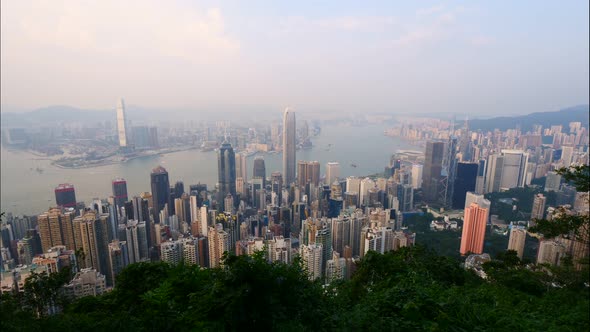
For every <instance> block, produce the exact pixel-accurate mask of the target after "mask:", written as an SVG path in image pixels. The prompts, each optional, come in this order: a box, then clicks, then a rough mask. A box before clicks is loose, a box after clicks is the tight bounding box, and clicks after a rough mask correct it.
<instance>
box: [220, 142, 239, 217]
mask: <svg viewBox="0 0 590 332" xmlns="http://www.w3.org/2000/svg"><path fill="white" fill-rule="evenodd" d="M217 173H218V185H219V188H218V190H219V193H218V198H217V203H218V204H219V206H220V208H219V210H220V211H224V209H225V198H226V196H227V195H231V196H232V198H233V199H235V197H236V156H235V153H234V149H233V148H232V146H231V144H230V143H229V142H228V141H227V140H226V141H224V142H223V143H222V144H221V147H220V148H219V151H218V153H217Z"/></svg>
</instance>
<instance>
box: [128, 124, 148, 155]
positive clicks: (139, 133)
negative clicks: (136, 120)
mask: <svg viewBox="0 0 590 332" xmlns="http://www.w3.org/2000/svg"><path fill="white" fill-rule="evenodd" d="M131 133H132V134H133V147H134V148H136V149H146V148H149V147H150V131H149V129H148V127H146V126H135V127H133V128H132V130H131Z"/></svg>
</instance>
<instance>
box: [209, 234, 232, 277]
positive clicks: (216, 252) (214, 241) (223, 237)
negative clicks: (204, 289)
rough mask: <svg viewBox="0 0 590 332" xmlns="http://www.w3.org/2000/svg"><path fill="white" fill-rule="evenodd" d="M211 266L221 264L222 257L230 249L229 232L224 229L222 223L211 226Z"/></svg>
mask: <svg viewBox="0 0 590 332" xmlns="http://www.w3.org/2000/svg"><path fill="white" fill-rule="evenodd" d="M208 233H209V236H208V241H209V267H211V268H215V267H219V266H221V263H222V262H221V258H222V257H223V253H224V252H226V251H229V249H230V246H231V244H230V242H229V234H228V233H227V232H226V231H224V230H223V227H222V226H221V224H217V225H215V227H211V226H210V227H209V230H208Z"/></svg>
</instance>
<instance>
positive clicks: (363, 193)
mask: <svg viewBox="0 0 590 332" xmlns="http://www.w3.org/2000/svg"><path fill="white" fill-rule="evenodd" d="M374 187H375V182H374V181H373V180H371V179H370V178H364V179H362V180H361V181H360V185H359V203H360V205H362V206H368V204H369V199H368V198H369V189H372V188H374Z"/></svg>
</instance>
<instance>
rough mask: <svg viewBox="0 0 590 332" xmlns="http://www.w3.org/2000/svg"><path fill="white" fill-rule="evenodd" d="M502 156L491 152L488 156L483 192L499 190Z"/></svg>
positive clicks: (502, 163)
mask: <svg viewBox="0 0 590 332" xmlns="http://www.w3.org/2000/svg"><path fill="white" fill-rule="evenodd" d="M503 165H504V156H502V155H499V154H493V155H490V156H489V157H488V161H487V165H486V178H485V185H484V186H485V193H491V192H498V191H500V181H501V180H502V169H503Z"/></svg>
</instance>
